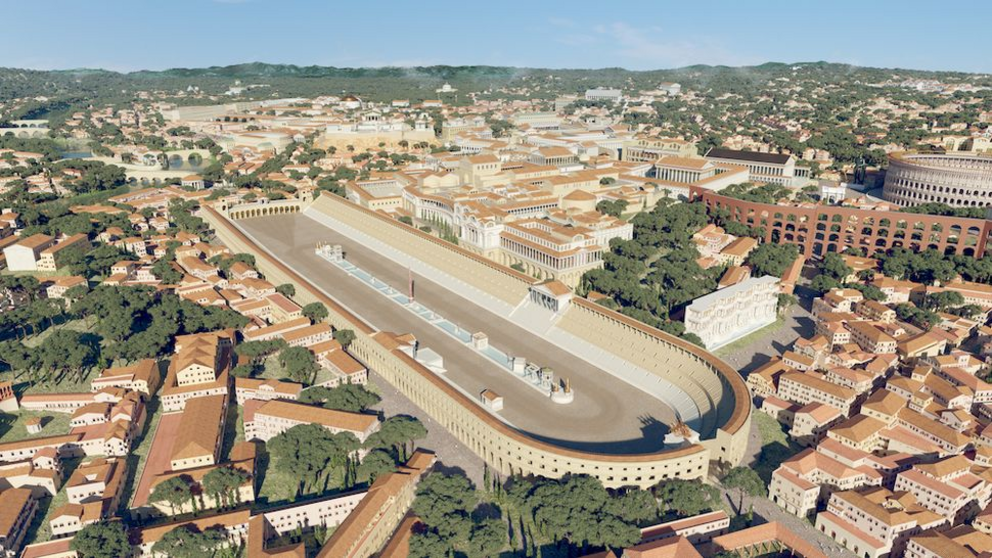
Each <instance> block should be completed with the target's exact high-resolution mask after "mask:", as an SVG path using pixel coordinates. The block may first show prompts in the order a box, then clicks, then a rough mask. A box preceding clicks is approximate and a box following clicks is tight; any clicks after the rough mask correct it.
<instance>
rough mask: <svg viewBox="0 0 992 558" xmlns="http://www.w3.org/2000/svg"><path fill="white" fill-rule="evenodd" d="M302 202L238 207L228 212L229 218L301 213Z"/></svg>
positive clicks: (252, 204)
mask: <svg viewBox="0 0 992 558" xmlns="http://www.w3.org/2000/svg"><path fill="white" fill-rule="evenodd" d="M301 205H302V204H301V202H300V201H299V200H286V201H282V200H280V201H274V202H259V203H251V204H243V205H236V206H234V207H231V208H230V209H228V210H227V216H228V217H229V218H231V219H235V220H237V219H252V218H255V217H264V216H266V215H282V214H285V213H299V212H300V206H301Z"/></svg>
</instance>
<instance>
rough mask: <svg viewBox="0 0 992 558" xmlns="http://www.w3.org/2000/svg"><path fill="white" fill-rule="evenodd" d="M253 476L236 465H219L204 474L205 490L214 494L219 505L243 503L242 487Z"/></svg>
mask: <svg viewBox="0 0 992 558" xmlns="http://www.w3.org/2000/svg"><path fill="white" fill-rule="evenodd" d="M250 478H251V477H250V476H249V475H248V473H246V472H244V471H242V470H241V469H237V468H235V467H219V468H217V469H213V470H211V471H210V472H209V473H207V474H206V475H204V476H203V490H205V491H206V492H207V493H208V494H212V495H213V496H214V499H215V500H216V501H217V503H218V505H220V503H221V502H222V501H223V502H224V504H225V505H228V506H233V505H237V504H240V503H241V493H240V489H241V487H242V486H243V485H244V484H245V483H246V482H248V479H250Z"/></svg>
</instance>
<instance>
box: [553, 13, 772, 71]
mask: <svg viewBox="0 0 992 558" xmlns="http://www.w3.org/2000/svg"><path fill="white" fill-rule="evenodd" d="M558 41H559V42H561V43H563V44H567V45H572V46H582V45H592V44H597V45H598V46H599V47H600V48H602V49H603V50H604V52H607V53H611V55H612V58H613V59H614V60H615V61H616V62H615V65H617V66H623V67H627V68H631V69H661V68H677V67H681V66H690V65H693V64H725V65H728V66H741V65H747V64H754V63H758V61H757V60H756V59H754V58H753V57H750V56H747V55H744V54H742V53H739V52H735V51H732V50H730V49H728V48H727V47H726V46H724V45H723V44H721V43H720V42H719V41H717V40H714V39H712V38H710V37H706V36H698V37H694V38H693V39H692V40H687V39H679V38H675V37H671V36H669V35H668V34H666V32H665V30H664V29H663V28H661V27H657V26H650V27H635V26H633V25H630V24H628V23H624V22H614V23H610V24H601V25H596V26H594V27H593V28H592V30H591V33H589V34H584V35H579V34H574V33H573V34H569V35H564V36H561V37H558ZM610 65H614V64H613V63H611V64H610Z"/></svg>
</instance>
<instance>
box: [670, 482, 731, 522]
mask: <svg viewBox="0 0 992 558" xmlns="http://www.w3.org/2000/svg"><path fill="white" fill-rule="evenodd" d="M654 493H655V496H657V497H658V499H659V500H660V501H661V504H662V508H663V509H665V510H672V511H675V512H676V513H678V514H679V515H680V516H682V517H689V516H693V515H698V514H700V513H702V512H704V511H706V510H712V509H716V508H718V507H719V506H720V491H719V490H717V489H716V487H714V486H711V485H709V484H706V483H704V482H702V481H700V480H685V479H668V480H665V481H662V482H661V483H659V484H658V485H656V486H655V487H654Z"/></svg>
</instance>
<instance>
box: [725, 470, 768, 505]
mask: <svg viewBox="0 0 992 558" xmlns="http://www.w3.org/2000/svg"><path fill="white" fill-rule="evenodd" d="M720 482H721V483H722V484H723V486H724V488H729V489H737V493H738V499H737V513H738V515H739V514H740V513H741V512H742V509H743V507H744V495H745V494H747V495H748V496H751V497H758V496H764V495H765V493H766V488H765V483H764V481H762V480H761V477H759V476H758V473H757V472H755V470H754V469H752V468H750V467H734V468H733V469H731V470H730V471H728V472H727V474H726V475H724V477H723V479H722V480H721V481H720Z"/></svg>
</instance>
